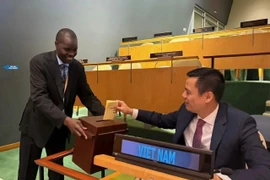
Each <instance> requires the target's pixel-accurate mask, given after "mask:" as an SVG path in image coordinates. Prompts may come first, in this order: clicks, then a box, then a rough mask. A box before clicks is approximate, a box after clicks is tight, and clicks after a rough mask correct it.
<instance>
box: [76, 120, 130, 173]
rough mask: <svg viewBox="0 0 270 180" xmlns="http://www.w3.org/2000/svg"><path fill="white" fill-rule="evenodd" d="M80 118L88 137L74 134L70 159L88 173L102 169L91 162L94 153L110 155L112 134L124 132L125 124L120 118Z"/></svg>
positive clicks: (112, 141) (125, 129) (112, 140)
mask: <svg viewBox="0 0 270 180" xmlns="http://www.w3.org/2000/svg"><path fill="white" fill-rule="evenodd" d="M80 120H81V122H82V124H83V126H85V127H87V131H86V134H87V136H88V139H84V137H77V136H76V138H75V143H74V151H73V158H72V161H73V162H74V163H75V164H76V165H78V166H79V167H80V168H82V169H83V170H84V171H85V172H87V173H89V174H92V173H95V172H98V171H102V170H104V169H105V168H104V167H100V166H96V165H94V164H93V161H94V157H95V155H99V154H107V155H112V152H113V144H114V134H116V133H121V134H125V133H126V132H127V124H126V123H125V122H123V121H121V120H103V116H90V117H82V118H80Z"/></svg>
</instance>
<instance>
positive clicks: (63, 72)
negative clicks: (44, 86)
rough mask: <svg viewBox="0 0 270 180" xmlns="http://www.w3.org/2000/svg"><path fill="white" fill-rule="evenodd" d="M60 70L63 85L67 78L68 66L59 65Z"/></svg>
mask: <svg viewBox="0 0 270 180" xmlns="http://www.w3.org/2000/svg"><path fill="white" fill-rule="evenodd" d="M60 70H61V77H62V80H63V82H64V83H65V81H66V78H67V72H68V66H67V65H66V64H61V65H60Z"/></svg>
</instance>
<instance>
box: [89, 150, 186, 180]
mask: <svg viewBox="0 0 270 180" xmlns="http://www.w3.org/2000/svg"><path fill="white" fill-rule="evenodd" d="M94 164H95V165H98V166H102V167H106V168H108V169H112V170H115V171H117V172H119V173H125V174H129V175H132V176H135V177H139V178H142V179H162V180H171V179H173V180H186V179H184V178H181V177H176V176H173V175H169V174H165V173H162V172H159V171H155V170H151V169H147V168H143V167H139V166H136V165H132V164H128V163H125V162H121V161H117V160H115V158H114V157H112V156H108V155H103V154H102V155H97V156H95V157H94ZM104 180H105V179H104ZM106 180H107V179H106Z"/></svg>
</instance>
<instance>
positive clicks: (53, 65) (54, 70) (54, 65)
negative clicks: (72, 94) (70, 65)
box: [49, 51, 64, 99]
mask: <svg viewBox="0 0 270 180" xmlns="http://www.w3.org/2000/svg"><path fill="white" fill-rule="evenodd" d="M49 66H50V68H49V69H50V72H51V75H52V77H53V78H54V80H55V83H56V86H57V89H58V92H59V95H60V97H61V99H63V95H64V91H63V90H64V89H63V83H62V79H61V72H60V68H59V64H58V62H57V59H56V52H55V51H53V53H52V57H51V61H50V62H49Z"/></svg>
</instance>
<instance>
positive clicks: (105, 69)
mask: <svg viewBox="0 0 270 180" xmlns="http://www.w3.org/2000/svg"><path fill="white" fill-rule="evenodd" d="M97 69H98V70H99V71H108V70H112V67H111V66H110V65H99V66H98V68H97V66H95V67H94V69H93V70H92V71H97Z"/></svg>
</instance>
